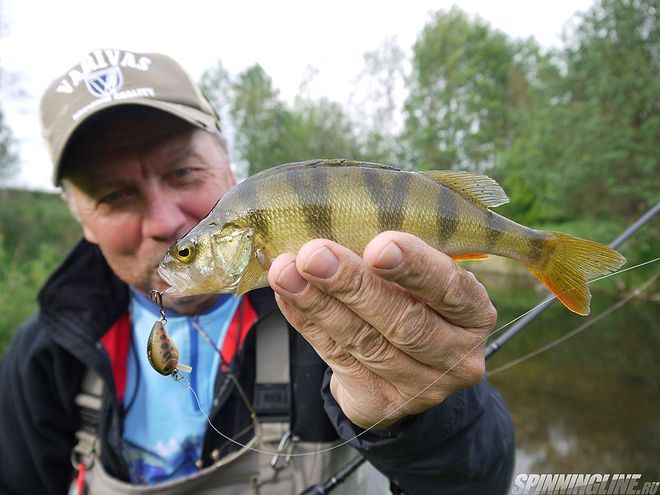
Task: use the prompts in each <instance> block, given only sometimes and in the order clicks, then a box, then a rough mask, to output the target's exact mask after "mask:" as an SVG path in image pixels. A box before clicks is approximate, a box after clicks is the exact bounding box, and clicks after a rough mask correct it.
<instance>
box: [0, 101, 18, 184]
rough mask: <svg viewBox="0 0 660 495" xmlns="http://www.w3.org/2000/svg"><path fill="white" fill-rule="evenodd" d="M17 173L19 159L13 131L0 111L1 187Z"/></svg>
mask: <svg viewBox="0 0 660 495" xmlns="http://www.w3.org/2000/svg"><path fill="white" fill-rule="evenodd" d="M16 171H17V158H16V153H15V152H14V140H13V137H12V133H11V130H10V129H9V127H7V126H6V125H5V122H4V114H3V112H2V110H1V109H0V185H2V184H4V183H6V182H7V180H9V179H11V178H12V177H13V176H14V175H15V174H16Z"/></svg>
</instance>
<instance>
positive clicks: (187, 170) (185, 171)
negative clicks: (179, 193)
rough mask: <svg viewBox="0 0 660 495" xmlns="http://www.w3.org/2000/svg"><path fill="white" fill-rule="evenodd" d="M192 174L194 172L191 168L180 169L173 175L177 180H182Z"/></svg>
mask: <svg viewBox="0 0 660 495" xmlns="http://www.w3.org/2000/svg"><path fill="white" fill-rule="evenodd" d="M191 172H192V169H191V168H180V169H178V170H175V171H174V172H173V173H172V177H173V178H175V179H181V178H183V177H185V176H187V175H189V174H190V173H191Z"/></svg>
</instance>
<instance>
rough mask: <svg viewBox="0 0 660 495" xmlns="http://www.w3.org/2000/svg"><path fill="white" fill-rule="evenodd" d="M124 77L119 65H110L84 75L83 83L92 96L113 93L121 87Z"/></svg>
mask: <svg viewBox="0 0 660 495" xmlns="http://www.w3.org/2000/svg"><path fill="white" fill-rule="evenodd" d="M122 84H124V77H123V76H122V75H121V70H120V69H119V67H110V68H109V69H101V70H97V71H96V72H92V73H91V74H89V75H88V76H86V77H85V85H86V86H87V89H88V90H89V92H90V93H92V94H93V95H94V96H98V97H101V96H107V95H113V94H115V93H116V92H117V91H119V90H120V89H121V86H122Z"/></svg>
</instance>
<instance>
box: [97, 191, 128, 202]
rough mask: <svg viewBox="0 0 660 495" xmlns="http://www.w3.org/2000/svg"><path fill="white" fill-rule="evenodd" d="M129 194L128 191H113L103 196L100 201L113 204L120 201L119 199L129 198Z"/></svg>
mask: <svg viewBox="0 0 660 495" xmlns="http://www.w3.org/2000/svg"><path fill="white" fill-rule="evenodd" d="M128 196H129V192H128V191H112V192H111V193H109V194H106V195H105V196H103V197H102V198H101V199H100V201H99V203H106V204H112V203H118V202H119V201H121V200H123V199H125V198H127V197H128Z"/></svg>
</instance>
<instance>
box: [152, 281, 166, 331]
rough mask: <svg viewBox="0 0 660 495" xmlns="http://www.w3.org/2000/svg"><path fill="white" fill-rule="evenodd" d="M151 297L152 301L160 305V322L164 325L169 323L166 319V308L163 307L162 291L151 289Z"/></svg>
mask: <svg viewBox="0 0 660 495" xmlns="http://www.w3.org/2000/svg"><path fill="white" fill-rule="evenodd" d="M149 297H150V298H151V300H152V301H153V302H154V303H156V304H158V306H159V308H160V321H161V322H163V325H164V324H165V323H167V318H165V311H166V310H165V306H163V293H162V292H160V291H157V290H156V289H151V290H150V291H149Z"/></svg>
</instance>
